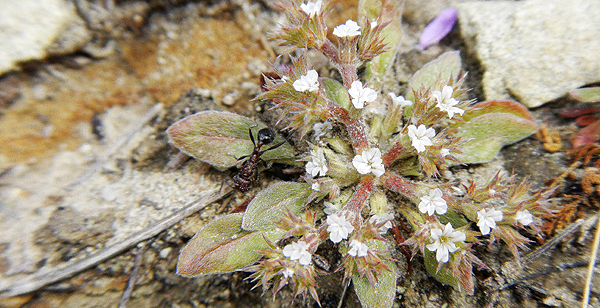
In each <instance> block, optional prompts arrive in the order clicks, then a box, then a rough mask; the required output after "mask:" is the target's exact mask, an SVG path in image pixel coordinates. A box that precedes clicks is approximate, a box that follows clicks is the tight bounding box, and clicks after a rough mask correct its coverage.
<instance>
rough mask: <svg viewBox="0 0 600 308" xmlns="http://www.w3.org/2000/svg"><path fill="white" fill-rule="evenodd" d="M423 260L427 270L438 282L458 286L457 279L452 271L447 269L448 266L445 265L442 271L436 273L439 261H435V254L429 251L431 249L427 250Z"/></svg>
mask: <svg viewBox="0 0 600 308" xmlns="http://www.w3.org/2000/svg"><path fill="white" fill-rule="evenodd" d="M423 260H424V261H425V268H426V269H427V271H428V272H429V273H430V274H431V276H433V277H434V278H435V279H436V280H437V281H439V282H441V283H443V284H447V285H450V286H453V287H457V286H458V283H457V282H456V278H454V276H453V275H452V271H450V270H449V269H448V268H447V265H443V266H442V267H441V268H440V270H439V271H438V272H436V270H437V267H438V261H437V260H436V259H435V253H434V252H431V251H429V249H425V253H424V255H423Z"/></svg>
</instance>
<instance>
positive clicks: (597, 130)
mask: <svg viewBox="0 0 600 308" xmlns="http://www.w3.org/2000/svg"><path fill="white" fill-rule="evenodd" d="M598 139H600V121H596V122H594V123H592V124H590V125H588V126H586V127H584V128H582V129H581V130H580V131H579V133H578V134H577V135H576V136H575V137H574V138H573V140H571V143H572V144H573V147H574V148H576V147H580V146H582V145H586V144H590V143H595V142H596V141H598Z"/></svg>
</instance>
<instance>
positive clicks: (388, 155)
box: [381, 140, 406, 168]
mask: <svg viewBox="0 0 600 308" xmlns="http://www.w3.org/2000/svg"><path fill="white" fill-rule="evenodd" d="M405 152H406V151H405V150H404V147H403V146H402V144H401V143H400V141H399V140H398V141H397V142H396V143H394V145H393V146H392V147H391V148H390V149H389V150H388V151H387V152H385V153H384V154H383V156H382V157H381V159H382V160H383V165H384V166H385V167H386V168H387V167H388V166H389V165H391V164H392V163H393V162H394V160H396V158H398V156H400V154H402V153H405Z"/></svg>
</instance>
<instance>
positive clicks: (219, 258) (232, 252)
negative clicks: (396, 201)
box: [177, 213, 285, 277]
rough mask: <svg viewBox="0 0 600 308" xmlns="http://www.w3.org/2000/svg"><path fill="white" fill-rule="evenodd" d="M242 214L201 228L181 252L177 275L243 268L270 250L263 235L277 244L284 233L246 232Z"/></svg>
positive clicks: (186, 275) (232, 215)
mask: <svg viewBox="0 0 600 308" xmlns="http://www.w3.org/2000/svg"><path fill="white" fill-rule="evenodd" d="M243 215H244V214H243V213H237V214H230V215H227V216H224V217H221V218H218V219H215V220H213V221H211V222H210V223H208V224H206V225H205V226H204V227H202V228H201V229H200V230H199V231H198V232H197V233H196V235H194V237H193V238H192V239H191V240H190V241H189V242H188V244H187V245H186V246H185V248H183V250H182V251H181V254H180V255H179V260H178V262H177V274H178V275H181V276H184V277H196V276H201V275H208V274H221V273H228V272H233V271H236V270H240V269H243V268H244V267H246V266H248V265H251V264H253V263H254V262H256V261H258V259H260V258H261V257H262V254H260V253H258V252H257V251H259V250H265V249H267V248H269V246H268V245H267V242H265V240H264V238H263V236H265V237H267V238H268V239H269V240H270V241H272V242H276V241H278V240H279V239H281V238H282V237H283V235H284V234H285V232H284V231H283V230H279V229H270V230H264V231H256V232H248V231H244V230H242V228H241V225H242V219H243Z"/></svg>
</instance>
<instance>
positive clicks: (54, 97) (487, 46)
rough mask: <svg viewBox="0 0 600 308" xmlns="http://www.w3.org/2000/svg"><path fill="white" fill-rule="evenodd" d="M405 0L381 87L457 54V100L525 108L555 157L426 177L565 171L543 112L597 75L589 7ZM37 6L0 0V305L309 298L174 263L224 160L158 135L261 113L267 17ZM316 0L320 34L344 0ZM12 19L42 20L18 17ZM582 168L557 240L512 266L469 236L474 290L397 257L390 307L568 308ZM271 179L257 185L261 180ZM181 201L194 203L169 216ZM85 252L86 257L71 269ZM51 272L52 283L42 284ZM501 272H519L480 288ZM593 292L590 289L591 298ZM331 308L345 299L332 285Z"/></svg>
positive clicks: (527, 155) (341, 12) (253, 8)
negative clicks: (200, 155) (423, 43)
mask: <svg viewBox="0 0 600 308" xmlns="http://www.w3.org/2000/svg"><path fill="white" fill-rule="evenodd" d="M29 2H31V3H29ZM421 2H422V1H417V0H414V1H407V2H406V4H405V10H404V15H403V19H404V21H405V22H404V25H403V34H404V37H403V41H402V44H401V47H400V53H399V55H398V57H397V59H396V62H395V64H394V66H393V69H392V71H391V72H390V75H389V76H387V78H388V81H387V82H386V84H385V86H384V91H385V92H388V91H393V92H395V93H400V92H402V91H403V86H404V85H405V83H406V82H407V81H408V79H409V78H410V76H411V75H412V73H414V72H415V71H416V70H418V69H419V68H420V67H421V66H422V65H423V64H424V63H427V62H429V61H430V60H432V59H434V58H436V57H437V56H438V55H439V54H441V53H443V52H445V51H448V50H455V49H459V50H461V55H462V57H463V63H464V65H465V69H466V70H468V71H469V72H470V75H469V80H468V83H469V86H470V87H472V88H473V91H472V92H471V94H470V95H472V97H473V98H477V99H478V100H484V99H505V98H512V99H516V100H518V101H520V102H522V103H524V104H526V105H527V106H529V107H531V108H532V112H533V113H534V117H535V118H536V119H537V120H538V121H539V123H540V124H544V125H546V126H548V127H550V128H551V130H553V129H554V130H556V131H557V132H558V133H559V135H560V136H561V138H562V143H561V144H562V146H563V150H560V151H556V152H549V151H547V150H546V149H545V148H544V146H543V145H544V143H547V142H543V136H541V137H540V138H538V139H535V138H533V137H532V138H529V139H526V140H524V141H522V142H520V143H518V144H515V145H512V146H510V147H507V148H505V149H504V150H503V151H502V152H501V153H500V154H499V155H498V157H497V158H496V159H495V160H494V161H493V162H491V163H488V164H483V165H477V166H468V167H458V168H454V169H451V170H449V171H448V172H447V173H446V174H445V176H446V177H448V178H449V179H454V180H456V181H464V180H466V179H469V178H477V177H478V176H479V175H481V174H487V173H490V172H495V171H496V170H498V169H504V170H507V171H509V172H511V171H513V172H515V173H516V174H517V175H518V176H519V177H521V178H524V177H527V176H530V181H531V182H532V183H533V186H534V188H535V189H543V188H544V187H545V184H547V181H548V180H550V179H551V178H553V177H556V176H558V175H559V174H561V173H563V172H564V171H565V170H567V168H568V167H569V166H570V164H571V162H572V159H570V158H569V156H568V155H567V154H566V153H565V150H566V149H568V148H569V147H570V143H569V142H568V139H569V137H570V136H571V135H572V134H573V133H575V132H576V131H577V129H578V127H577V126H576V124H575V123H573V122H572V121H571V120H569V119H562V118H560V117H558V116H557V111H558V110H560V109H561V108H566V107H573V106H575V103H574V102H573V101H570V100H568V99H567V98H565V94H566V92H567V91H568V90H571V89H573V88H576V87H580V86H583V85H586V84H595V83H596V84H597V83H599V82H600V54H599V53H598V52H597V51H598V50H600V39H598V38H599V37H600V33H599V32H600V27H598V22H597V21H598V20H600V8H598V7H597V6H593V5H591V4H589V3H588V2H587V1H568V5H567V1H558V0H553V1H541V0H530V1H523V2H513V1H506V2H504V1H502V2H495V1H486V2H463V1H442V0H439V1H428V2H427V4H423V3H421ZM27 3H29V4H27ZM44 3H45V4H44V5H45V6H42V5H41V4H38V1H22V4H20V5H22V6H16V5H15V6H14V7H13V6H12V4H11V5H8V4H6V3H4V2H2V3H0V6H2V8H3V9H2V10H0V11H2V13H0V16H2V18H0V29H3V30H2V33H0V36H2V39H0V50H1V51H0V62H1V63H0V74H1V75H0V132H1V134H0V145H1V146H0V229H1V230H2V232H0V296H3V297H4V298H2V299H1V300H0V307H117V306H119V305H120V302H121V305H122V306H121V307H125V306H129V307H313V306H316V304H315V303H314V302H313V301H312V300H310V299H307V300H306V301H303V300H302V299H296V301H294V302H292V300H291V298H292V294H291V293H290V291H289V290H288V289H286V288H284V290H282V291H281V292H280V293H279V294H278V296H277V297H276V298H275V300H273V299H272V295H271V294H270V293H267V294H266V295H265V297H261V291H260V290H259V289H256V290H251V288H252V284H251V283H250V282H248V281H247V280H244V279H245V278H246V277H247V274H245V273H233V274H227V275H219V276H211V277H202V278H198V279H186V278H182V277H178V276H176V275H175V274H174V272H175V264H176V262H177V256H178V252H179V250H180V249H182V248H183V246H184V245H185V243H186V242H187V241H188V240H189V239H190V238H191V237H192V236H193V235H194V233H195V232H196V230H198V229H199V228H200V227H201V226H202V225H203V224H205V223H206V222H208V221H211V220H212V219H213V218H214V217H215V216H216V215H220V214H222V213H225V212H227V211H229V210H230V209H231V208H233V207H235V206H236V205H237V204H239V203H241V202H243V200H245V199H246V196H244V195H241V194H225V193H223V192H221V193H219V192H217V193H215V191H219V187H220V186H221V184H222V182H223V181H224V180H226V179H228V178H230V177H231V175H232V174H233V173H232V171H226V172H221V171H217V170H214V169H211V168H209V167H208V166H206V165H204V164H202V163H200V162H197V161H193V160H190V161H187V162H186V163H184V164H183V165H182V166H181V167H178V168H168V166H167V164H168V163H169V161H170V160H171V158H172V157H173V154H174V153H173V151H172V150H171V149H170V147H169V146H168V145H167V143H166V137H165V134H164V130H165V129H166V128H167V127H168V126H169V125H170V124H171V123H173V122H174V121H175V120H177V119H179V118H181V117H183V116H184V115H188V114H192V113H194V112H196V111H199V110H205V109H219V110H228V111H232V112H237V113H240V114H243V115H246V116H251V117H263V118H264V116H262V115H261V113H262V111H263V109H264V108H263V106H262V105H261V103H260V102H255V101H250V99H251V98H252V97H253V96H254V95H256V93H258V91H259V85H258V83H259V76H260V73H261V72H265V71H268V61H270V60H273V59H274V58H273V57H274V55H275V54H276V53H278V52H280V50H279V49H278V47H277V46H276V45H275V44H274V43H273V42H269V41H267V39H266V38H267V36H268V31H269V29H272V28H273V27H274V26H275V25H276V24H277V23H278V22H284V19H283V18H282V15H281V14H280V13H279V12H277V11H274V10H273V9H272V8H270V7H268V6H267V5H266V4H265V2H250V1H243V0H232V1H219V0H215V1H183V0H176V1H166V0H165V1H161V0H158V1H133V0H132V1H116V2H114V1H108V0H107V1H91V2H88V1H85V0H78V1H73V2H64V1H60V0H54V1H45V2H44ZM9 6H10V10H9V9H6V8H5V7H9ZM448 6H453V7H456V8H457V9H458V12H459V21H458V25H457V26H456V27H455V29H454V30H453V31H452V32H451V33H450V35H449V36H448V37H447V38H445V39H444V40H442V41H441V42H440V44H438V45H435V46H431V47H430V48H428V49H427V50H425V51H419V50H418V49H416V47H415V46H416V44H417V42H418V37H419V33H420V31H421V30H422V29H423V27H424V26H425V25H426V24H427V23H428V22H429V21H430V20H431V19H433V18H434V17H435V16H436V15H437V14H438V13H439V12H441V11H442V10H443V9H445V8H446V7H448ZM331 9H332V11H331V13H330V15H329V16H330V17H329V18H330V28H333V26H335V25H337V24H340V23H342V22H344V21H345V20H346V19H349V18H355V15H356V3H355V1H348V0H344V1H334V2H332V5H331ZM2 14H3V15H2ZM28 14H29V15H28ZM32 16H36V17H37V16H44V18H39V19H40V20H39V23H38V24H35V23H31V22H29V21H30V20H33V18H32ZM9 17H10V18H9ZM30 25H31V27H30ZM4 29H7V30H4ZM9 51H10V52H9ZM311 60H314V62H313V63H314V65H315V66H319V65H323V63H322V62H319V61H322V60H320V59H319V58H318V57H314V58H312V59H311ZM540 106H541V107H540ZM540 139H541V140H542V141H540ZM595 158H596V157H595V156H594V157H593V159H592V164H593V163H594V159H595ZM275 168H281V166H279V167H278V166H275ZM589 170H590V169H587V170H586V171H584V169H583V168H582V167H578V168H575V169H574V170H573V172H572V176H571V177H569V178H568V179H567V180H566V181H565V184H564V185H563V187H562V188H561V189H560V191H559V193H558V194H557V198H556V199H555V201H554V202H553V207H554V208H555V209H556V210H557V211H559V213H561V215H562V214H565V215H564V217H563V216H561V219H562V220H560V221H559V220H556V219H549V220H548V223H549V224H547V226H549V229H548V230H550V231H552V233H551V234H550V235H549V236H547V238H552V237H554V236H557V235H561V234H562V235H564V238H562V240H560V241H558V242H557V243H556V244H553V245H549V246H547V248H548V249H547V250H544V251H543V253H542V254H541V255H539V256H537V257H535V258H533V257H532V258H531V259H526V260H527V262H524V267H523V268H522V269H518V268H517V267H515V266H514V264H513V263H512V262H511V260H512V257H511V255H510V252H509V251H508V250H507V249H505V247H497V245H496V246H494V247H493V248H487V247H480V248H478V253H479V256H481V258H482V260H483V261H484V262H485V263H486V264H487V265H488V266H490V268H491V270H479V271H476V272H475V275H476V278H477V283H476V294H475V296H466V295H464V294H462V293H460V292H459V291H458V290H456V289H453V288H451V287H447V286H443V285H442V284H440V283H438V282H436V281H435V280H434V279H433V278H431V277H430V276H429V275H428V274H427V273H426V271H425V269H424V267H423V265H422V259H421V258H420V257H416V258H415V259H414V260H413V262H412V264H413V269H412V271H411V272H410V274H406V275H405V276H404V277H403V278H402V279H401V281H399V283H398V288H397V297H398V300H397V301H396V302H395V306H397V307H481V306H490V307H494V306H499V307H515V306H522V307H546V306H549V307H576V306H579V305H580V301H581V296H582V290H583V281H584V277H585V265H581V264H584V263H585V261H586V260H588V258H589V254H590V248H589V247H590V246H591V242H592V238H593V231H594V230H595V227H594V223H595V221H594V220H593V218H594V214H595V213H597V211H598V199H597V195H596V193H595V192H592V193H591V194H590V193H587V192H585V191H584V190H583V189H582V186H581V181H582V178H584V176H585V175H586V172H588V171H589ZM276 171H277V170H273V171H272V172H267V173H266V174H265V175H264V176H263V177H262V179H263V181H264V183H261V184H262V185H266V182H268V181H273V180H277V172H276ZM257 189H258V188H257ZM224 191H225V192H227V191H228V189H225V190H224ZM257 191H258V190H257ZM220 194H223V195H225V196H224V197H221V195H220ZM565 194H567V195H571V196H574V197H565V196H564V195H565ZM575 198H579V201H577V200H576V199H575ZM198 200H200V203H197V201H198ZM190 205H191V206H196V209H198V208H202V209H201V210H200V211H195V212H194V213H193V214H190V213H184V212H180V210H181V209H183V208H186V207H187V206H190ZM566 208H567V209H569V210H565V209H566ZM172 215H174V216H172ZM177 215H179V216H177ZM165 221H166V222H165ZM168 222H172V223H168ZM555 222H558V224H557V225H556V228H551V227H552V225H551V223H555ZM561 232H562V233H561ZM542 244H543V243H536V244H534V245H531V247H530V248H531V250H532V251H535V250H536V249H540V247H544V248H546V246H542ZM115 247H116V248H115ZM117 248H118V249H117ZM107 249H108V250H110V249H113V250H112V252H110V251H109V252H110V253H108V252H107ZM526 253H527V252H524V253H523V254H524V255H525V254H526ZM98 256H100V257H98ZM90 257H97V259H95V261H94V262H91V261H90V263H88V264H87V265H86V266H82V268H81V270H72V269H74V266H76V265H81V264H83V263H85V262H88V260H90ZM580 263H581V264H580ZM561 267H562V269H563V270H562V271H560V272H556V271H555V269H556V268H561ZM57 269H58V270H60V271H57ZM71 270H72V271H71ZM57 273H58V274H57ZM62 273H67V274H68V276H69V278H66V279H59V278H60V277H61V276H60V275H59V274H62ZM596 274H597V275H598V274H600V273H598V271H596ZM57 277H58V278H57ZM53 278H55V280H57V281H55V282H54V283H52V284H48V285H43V283H41V282H44V281H50V280H51V279H53ZM597 279H598V278H597V277H596V281H597ZM514 280H518V281H521V280H522V282H520V283H518V284H516V285H514V286H512V287H509V288H507V289H505V290H497V289H498V288H499V287H500V286H502V285H504V284H506V283H509V282H512V281H514ZM339 281H341V276H340V275H332V276H329V277H327V278H324V279H322V280H321V281H319V285H320V288H319V291H320V294H319V296H320V298H321V303H322V305H323V307H337V305H338V302H339V301H340V296H341V294H342V292H343V290H342V289H341V288H340V287H339V284H340V283H339ZM128 292H130V293H128ZM599 294H600V289H599V288H598V284H597V283H596V284H595V285H594V286H593V287H592V299H591V303H592V306H594V307H600V299H599ZM123 299H128V303H122V301H123ZM343 306H344V307H359V306H360V305H359V304H358V300H357V299H356V296H355V295H354V294H352V292H349V294H348V295H347V296H346V298H345V299H344V301H343Z"/></svg>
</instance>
